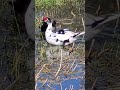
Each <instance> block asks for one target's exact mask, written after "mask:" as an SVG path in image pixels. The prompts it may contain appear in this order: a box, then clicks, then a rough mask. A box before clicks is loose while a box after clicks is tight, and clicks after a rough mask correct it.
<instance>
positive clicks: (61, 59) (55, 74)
mask: <svg viewBox="0 0 120 90" xmlns="http://www.w3.org/2000/svg"><path fill="white" fill-rule="evenodd" d="M61 67H62V49H61V59H60V67H59V69H58V71H57V73H56V74H55V78H56V76H57V75H58V73H59V72H60V70H61Z"/></svg>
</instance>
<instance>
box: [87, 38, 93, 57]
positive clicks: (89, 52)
mask: <svg viewBox="0 0 120 90" xmlns="http://www.w3.org/2000/svg"><path fill="white" fill-rule="evenodd" d="M94 42H95V39H93V40H92V43H91V46H90V49H89V52H88V55H87V58H88V57H89V56H90V53H91V51H92V47H93V45H94Z"/></svg>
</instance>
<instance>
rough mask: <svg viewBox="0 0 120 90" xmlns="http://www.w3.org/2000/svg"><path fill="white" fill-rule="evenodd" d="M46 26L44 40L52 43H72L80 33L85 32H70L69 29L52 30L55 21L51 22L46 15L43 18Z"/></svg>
mask: <svg viewBox="0 0 120 90" xmlns="http://www.w3.org/2000/svg"><path fill="white" fill-rule="evenodd" d="M43 21H45V22H46V23H47V24H48V26H47V29H46V31H45V38H46V41H47V42H48V43H50V44H53V45H69V44H71V43H74V42H75V41H76V40H77V39H78V37H79V36H80V35H83V34H85V32H84V31H83V32H78V33H75V32H72V31H70V30H69V29H60V30H57V31H56V32H54V30H55V25H56V23H53V22H51V21H50V20H49V19H48V18H47V17H44V18H43Z"/></svg>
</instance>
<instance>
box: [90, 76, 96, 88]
mask: <svg viewBox="0 0 120 90" xmlns="http://www.w3.org/2000/svg"><path fill="white" fill-rule="evenodd" d="M96 81H97V78H96V79H95V81H94V82H93V85H92V87H91V89H90V90H93V88H94V86H95V83H96Z"/></svg>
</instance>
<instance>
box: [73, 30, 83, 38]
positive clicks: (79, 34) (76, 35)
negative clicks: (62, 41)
mask: <svg viewBox="0 0 120 90" xmlns="http://www.w3.org/2000/svg"><path fill="white" fill-rule="evenodd" d="M81 35H85V31H83V32H80V33H76V34H75V35H74V36H73V37H74V38H77V37H78V36H81Z"/></svg>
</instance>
